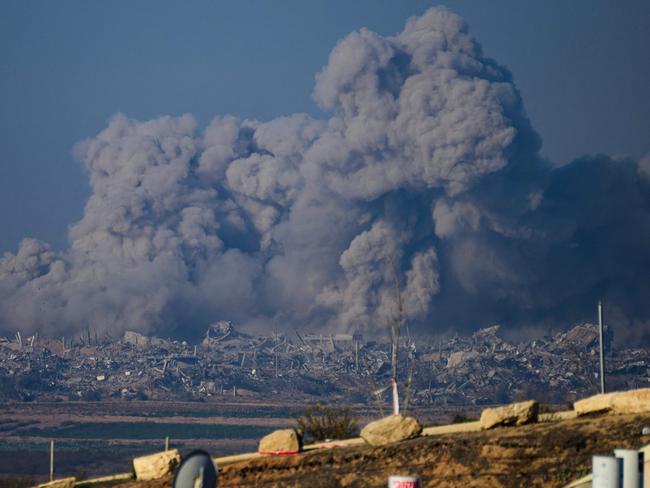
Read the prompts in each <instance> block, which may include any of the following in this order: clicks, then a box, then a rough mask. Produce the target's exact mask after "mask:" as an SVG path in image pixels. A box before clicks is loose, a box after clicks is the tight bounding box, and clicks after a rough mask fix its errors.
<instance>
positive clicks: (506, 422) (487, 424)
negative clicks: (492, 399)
mask: <svg viewBox="0 0 650 488" xmlns="http://www.w3.org/2000/svg"><path fill="white" fill-rule="evenodd" d="M538 415H539V404H538V403H537V402H536V401H535V400H528V401H527V402H519V403H511V404H510V405H505V406H503V407H496V408H486V409H485V410H483V412H482V413H481V420H480V424H481V429H492V428H494V427H503V426H510V425H524V424H529V423H532V422H537V417H538Z"/></svg>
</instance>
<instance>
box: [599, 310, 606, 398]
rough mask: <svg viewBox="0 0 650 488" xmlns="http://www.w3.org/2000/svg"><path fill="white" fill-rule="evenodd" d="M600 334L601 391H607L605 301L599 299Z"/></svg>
mask: <svg viewBox="0 0 650 488" xmlns="http://www.w3.org/2000/svg"><path fill="white" fill-rule="evenodd" d="M598 336H599V338H600V392H601V393H605V344H604V334H603V302H601V301H600V300H599V301H598Z"/></svg>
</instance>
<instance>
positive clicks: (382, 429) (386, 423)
mask: <svg viewBox="0 0 650 488" xmlns="http://www.w3.org/2000/svg"><path fill="white" fill-rule="evenodd" d="M421 432H422V425H420V422H418V421H417V420H416V419H414V418H413V417H404V416H402V415H390V416H388V417H384V418H383V419H380V420H376V421H374V422H370V423H369V424H368V425H366V426H365V427H364V428H363V429H362V430H361V438H362V439H363V440H364V441H366V442H367V443H368V444H370V445H371V446H384V445H386V444H392V443H393V442H399V441H404V440H406V439H413V438H414V437H418V436H419V435H420V433H421Z"/></svg>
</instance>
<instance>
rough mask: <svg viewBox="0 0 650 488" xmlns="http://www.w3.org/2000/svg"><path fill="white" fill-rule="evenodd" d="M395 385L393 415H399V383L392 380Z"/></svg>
mask: <svg viewBox="0 0 650 488" xmlns="http://www.w3.org/2000/svg"><path fill="white" fill-rule="evenodd" d="M391 381H392V383H393V415H399V395H398V393H397V381H395V378H393V379H392V380H391Z"/></svg>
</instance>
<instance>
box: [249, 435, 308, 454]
mask: <svg viewBox="0 0 650 488" xmlns="http://www.w3.org/2000/svg"><path fill="white" fill-rule="evenodd" d="M301 449H302V438H301V437H300V434H298V432H297V431H296V430H295V429H280V430H276V431H275V432H271V433H270V434H269V435H267V436H264V437H262V440H261V441H260V445H259V448H258V451H259V452H260V453H261V454H282V453H293V452H300V450H301Z"/></svg>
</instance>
